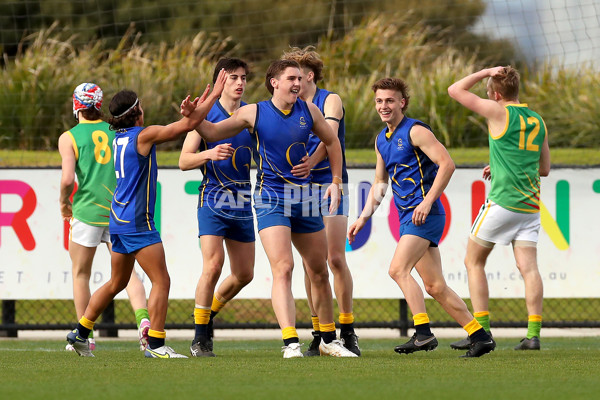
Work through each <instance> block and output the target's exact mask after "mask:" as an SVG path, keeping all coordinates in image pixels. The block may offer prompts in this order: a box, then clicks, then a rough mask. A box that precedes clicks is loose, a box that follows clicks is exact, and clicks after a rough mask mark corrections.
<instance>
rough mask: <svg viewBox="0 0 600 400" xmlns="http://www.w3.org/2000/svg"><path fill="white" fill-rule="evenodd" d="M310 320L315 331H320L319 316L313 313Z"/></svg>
mask: <svg viewBox="0 0 600 400" xmlns="http://www.w3.org/2000/svg"><path fill="white" fill-rule="evenodd" d="M310 320H311V322H312V326H313V331H315V332H320V329H321V328H320V327H319V317H317V316H315V315H312V316H311V317H310Z"/></svg>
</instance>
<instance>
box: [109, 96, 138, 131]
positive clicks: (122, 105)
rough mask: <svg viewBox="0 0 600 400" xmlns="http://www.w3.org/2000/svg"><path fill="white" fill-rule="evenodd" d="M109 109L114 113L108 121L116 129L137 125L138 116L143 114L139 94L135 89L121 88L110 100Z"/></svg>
mask: <svg viewBox="0 0 600 400" xmlns="http://www.w3.org/2000/svg"><path fill="white" fill-rule="evenodd" d="M134 105H135V106H134ZM108 110H109V111H110V113H111V115H112V117H110V118H109V119H108V123H109V124H110V129H112V130H114V131H116V130H118V129H125V128H131V127H132V126H135V122H136V121H137V119H138V117H139V116H140V115H142V110H140V103H139V99H138V95H137V94H136V93H135V92H134V91H133V90H121V91H120V92H119V93H117V94H115V95H114V96H113V98H112V99H111V100H110V104H109V105H108ZM128 110H129V111H128ZM123 113H124V114H123Z"/></svg>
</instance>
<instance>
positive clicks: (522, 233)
mask: <svg viewBox="0 0 600 400" xmlns="http://www.w3.org/2000/svg"><path fill="white" fill-rule="evenodd" d="M505 109H506V124H505V127H504V130H503V131H502V132H501V133H500V134H498V135H493V134H492V132H489V145H490V172H491V190H490V193H489V194H488V198H487V200H486V202H485V203H484V205H483V206H482V208H481V211H480V212H479V215H478V216H477V218H476V219H475V222H474V223H473V227H472V229H471V234H472V236H474V237H476V238H479V239H482V240H484V241H487V242H491V243H501V244H508V243H510V242H512V241H513V240H523V241H530V242H537V238H538V233H539V227H540V214H539V212H540V173H539V166H540V153H541V151H542V145H543V143H544V139H545V138H546V134H547V131H546V125H545V124H544V120H543V119H542V117H540V115H539V114H537V113H536V112H534V111H532V110H530V109H529V108H528V107H527V104H508V105H506V106H505Z"/></svg>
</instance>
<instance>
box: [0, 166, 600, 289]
mask: <svg viewBox="0 0 600 400" xmlns="http://www.w3.org/2000/svg"><path fill="white" fill-rule="evenodd" d="M348 175H349V177H350V182H349V196H350V218H349V224H351V223H352V222H353V221H354V220H355V219H356V216H357V215H358V214H359V212H360V210H361V209H362V207H363V204H364V201H365V200H366V198H367V194H368V192H369V189H370V187H371V184H372V182H373V178H374V175H375V171H374V169H350V170H349V171H348ZM201 179H202V176H201V173H200V172H199V171H189V172H181V171H179V170H175V169H160V170H159V177H158V181H159V188H158V189H159V190H158V196H157V206H156V218H155V221H156V226H157V228H158V229H159V231H160V232H161V235H162V240H163V242H164V247H165V252H166V258H167V266H168V269H169V273H170V275H171V291H170V297H171V298H179V299H183V298H193V297H194V291H195V287H196V283H197V280H198V278H199V277H200V273H201V270H202V255H201V251H200V246H199V240H198V237H197V234H198V221H197V218H196V207H197V203H198V185H199V184H200V181H201ZM59 183H60V170H58V169H2V170H0V299H70V298H72V276H71V261H70V258H69V254H68V251H67V245H68V224H67V223H65V222H63V221H62V219H61V216H60V212H59V204H58V197H59ZM488 190H489V183H488V182H484V181H483V180H482V179H481V170H480V169H457V170H456V172H455V173H454V175H453V177H452V180H451V181H450V184H449V186H448V187H447V189H446V191H445V192H444V195H443V196H442V202H443V204H444V207H445V209H446V213H447V218H446V228H445V231H444V236H443V238H442V242H441V243H440V252H441V255H442V266H443V271H444V276H445V278H446V281H447V282H448V284H449V285H450V287H451V288H453V289H454V290H455V291H456V292H457V293H458V294H459V295H460V296H461V297H468V296H469V291H468V285H467V275H466V271H465V267H464V264H463V259H464V256H465V250H466V246H467V240H468V236H469V230H470V227H471V224H472V222H473V220H474V218H475V216H476V215H477V213H478V211H479V208H480V206H481V205H482V204H483V201H484V200H485V196H486V193H487V191H488ZM542 203H543V204H542V207H541V210H542V211H541V218H542V229H541V232H540V241H539V244H538V263H539V266H540V272H541V275H542V278H543V281H544V295H545V297H598V296H600V291H599V290H598V288H599V287H600V214H599V213H597V212H596V211H597V207H596V205H598V204H600V169H597V168H596V169H553V170H552V172H551V173H550V176H549V177H547V178H542ZM397 240H398V219H397V212H396V209H395V207H394V206H393V201H392V196H391V192H390V190H389V189H388V194H387V195H386V198H385V199H384V201H383V202H382V204H381V206H380V208H379V209H378V210H377V212H376V213H375V214H374V216H373V218H372V219H371V221H370V223H369V224H368V225H367V226H365V228H364V230H363V231H362V232H361V233H360V235H359V236H358V237H357V240H356V241H355V243H353V244H352V246H349V245H347V246H346V256H347V260H348V265H349V267H350V270H351V272H352V275H353V278H354V296H355V297H356V298H399V297H402V292H401V291H400V289H399V288H398V286H397V285H396V283H395V282H394V281H393V280H392V279H391V278H390V277H389V275H388V269H389V263H390V260H391V258H392V255H393V253H394V249H395V246H396V242H397ZM294 254H295V270H294V278H293V292H294V295H295V296H296V297H298V298H303V297H305V296H306V294H305V293H304V283H303V276H302V275H303V272H302V261H301V259H300V257H299V256H298V254H296V253H294ZM136 270H137V271H138V273H139V274H140V276H141V277H142V278H143V281H144V284H145V285H146V288H147V290H149V289H150V287H151V284H150V282H149V280H148V278H147V277H146V276H145V275H144V274H143V271H142V270H141V269H140V267H139V266H137V265H136ZM486 272H487V275H488V281H489V285H490V296H491V297H493V298H514V297H523V296H524V287H523V281H522V279H521V277H520V274H519V272H518V269H517V267H516V265H515V261H514V257H513V255H512V248H511V247H510V246H497V248H495V249H494V250H493V251H492V254H491V256H490V258H489V260H488V264H487V267H486ZM228 273H229V265H228V261H227V260H226V262H225V266H224V268H223V274H222V279H223V278H224V277H225V276H227V274H228ZM415 275H416V274H415ZM109 277H110V256H109V253H108V250H107V249H106V246H101V247H99V248H98V250H97V253H96V258H95V260H94V266H93V270H92V278H91V282H90V284H91V290H92V291H94V290H95V289H97V288H98V287H100V286H101V285H102V284H103V283H105V282H106V281H107V280H108V278H109ZM417 280H419V279H417ZM270 294H271V271H270V267H269V263H268V260H267V257H266V255H265V253H264V251H263V249H262V246H261V244H260V237H259V236H258V235H257V242H256V264H255V274H254V280H253V281H252V283H250V284H249V285H248V286H247V287H246V288H245V289H244V290H242V292H241V293H240V294H239V297H243V298H269V297H270ZM119 297H120V298H123V297H124V293H122V294H120V295H119Z"/></svg>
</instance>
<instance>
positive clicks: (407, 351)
mask: <svg viewBox="0 0 600 400" xmlns="http://www.w3.org/2000/svg"><path fill="white" fill-rule="evenodd" d="M437 347H438V344H437V343H436V344H434V345H429V344H427V345H425V346H421V347H418V348H416V349H399V348H397V347H396V348H394V351H395V352H396V353H398V354H412V353H414V352H417V351H433V350H435V349H437Z"/></svg>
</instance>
